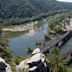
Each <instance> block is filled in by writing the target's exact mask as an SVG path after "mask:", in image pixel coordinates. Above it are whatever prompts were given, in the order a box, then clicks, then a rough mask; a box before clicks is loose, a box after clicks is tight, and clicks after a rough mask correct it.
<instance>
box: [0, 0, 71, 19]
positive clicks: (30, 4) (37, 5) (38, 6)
mask: <svg viewBox="0 0 72 72" xmlns="http://www.w3.org/2000/svg"><path fill="white" fill-rule="evenodd" d="M59 9H72V4H70V3H61V2H57V1H56V0H0V18H12V17H14V18H16V17H18V18H26V17H32V16H36V15H38V14H41V13H47V12H49V11H54V10H59Z"/></svg>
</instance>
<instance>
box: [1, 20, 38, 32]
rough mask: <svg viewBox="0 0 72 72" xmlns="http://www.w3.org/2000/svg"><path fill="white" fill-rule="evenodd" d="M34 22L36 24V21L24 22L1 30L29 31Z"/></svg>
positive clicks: (32, 27)
mask: <svg viewBox="0 0 72 72" xmlns="http://www.w3.org/2000/svg"><path fill="white" fill-rule="evenodd" d="M36 24H38V21H35V22H30V23H26V24H24V25H16V26H12V27H8V28H2V31H11V32H17V31H18V32H21V31H29V30H33V29H34V26H35V25H36Z"/></svg>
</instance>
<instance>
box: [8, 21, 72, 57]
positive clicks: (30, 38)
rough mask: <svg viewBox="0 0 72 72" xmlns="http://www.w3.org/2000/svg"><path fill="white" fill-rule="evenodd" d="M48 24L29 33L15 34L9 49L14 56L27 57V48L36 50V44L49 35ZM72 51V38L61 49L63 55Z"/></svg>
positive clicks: (10, 38)
mask: <svg viewBox="0 0 72 72" xmlns="http://www.w3.org/2000/svg"><path fill="white" fill-rule="evenodd" d="M47 30H48V23H47V22H46V23H44V24H43V25H42V26H41V27H39V28H36V29H35V30H30V31H29V32H27V33H23V32H22V33H20V34H19V33H13V35H14V36H12V37H9V48H10V49H11V50H12V52H13V55H14V56H17V55H21V56H23V55H26V54H27V48H28V47H31V48H36V45H35V44H36V42H38V41H41V40H43V39H44V35H45V34H46V33H47ZM70 49H72V38H71V39H70V40H69V41H68V42H67V43H66V44H65V45H64V46H63V47H62V48H61V54H64V53H65V52H67V51H68V50H70Z"/></svg>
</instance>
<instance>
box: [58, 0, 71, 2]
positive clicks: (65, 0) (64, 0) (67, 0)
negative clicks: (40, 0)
mask: <svg viewBox="0 0 72 72" xmlns="http://www.w3.org/2000/svg"><path fill="white" fill-rule="evenodd" d="M57 1H63V2H72V0H57Z"/></svg>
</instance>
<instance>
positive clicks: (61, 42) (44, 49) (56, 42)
mask: <svg viewBox="0 0 72 72" xmlns="http://www.w3.org/2000/svg"><path fill="white" fill-rule="evenodd" d="M71 37H72V31H67V32H66V33H65V34H64V35H63V36H61V37H60V38H59V39H58V38H54V39H52V40H51V41H49V42H47V43H46V44H45V45H42V46H40V49H41V52H42V53H47V52H49V50H50V48H51V46H53V45H54V46H57V47H59V48H60V47H61V46H63V45H64V44H65V43H66V42H67V41H68V40H69V39H70V38H71ZM71 54H72V49H71V50H69V51H68V52H66V53H64V55H63V56H62V59H63V58H66V57H67V56H69V55H71Z"/></svg>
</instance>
